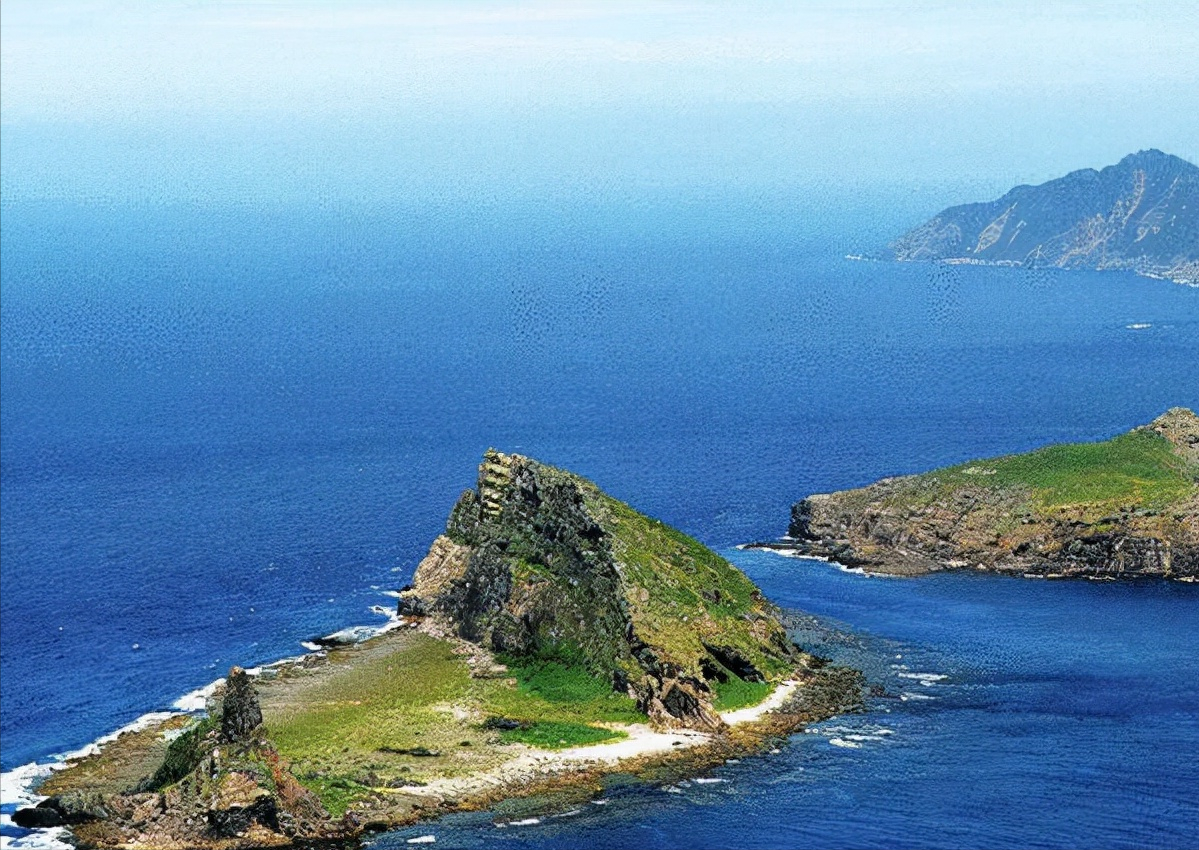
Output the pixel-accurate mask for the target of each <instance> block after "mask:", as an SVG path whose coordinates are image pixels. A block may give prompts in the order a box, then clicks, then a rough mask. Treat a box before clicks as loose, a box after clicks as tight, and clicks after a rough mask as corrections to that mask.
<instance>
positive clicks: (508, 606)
mask: <svg viewBox="0 0 1199 850" xmlns="http://www.w3.org/2000/svg"><path fill="white" fill-rule="evenodd" d="M399 596H400V599H399V602H398V605H397V612H396V617H395V618H394V619H393V621H392V622H391V623H390V624H389V626H388V627H387V628H386V629H385V630H383V633H381V634H378V635H377V636H374V637H371V638H369V639H367V640H364V641H359V642H354V641H352V640H351V639H350V638H349V637H347V638H346V639H345V640H341V639H338V638H336V637H335V638H333V639H330V640H326V641H324V647H323V648H322V649H320V650H319V651H316V652H313V653H311V654H310V655H307V656H303V657H301V658H298V659H292V660H289V661H285V662H281V663H278V664H274V665H269V666H264V667H262V668H258V669H253V670H249V671H247V670H242V669H241V668H234V669H233V670H231V671H230V674H229V676H228V677H227V678H226V679H225V680H224V681H223V682H222V683H221V684H220V685H219V686H218V687H216V688H215V689H214V691H213V692H212V693H211V695H210V697H209V699H208V704H207V710H206V711H205V712H202V713H194V714H177V715H173V716H168V717H162V718H159V719H157V720H155V721H154V722H153V723H151V724H149V725H147V726H146V727H145V728H140V729H137V730H133V731H130V732H128V733H126V734H124V735H121V736H119V737H117V738H116V739H115V740H113V741H111V742H109V743H108V744H107V745H106V746H104V747H102V748H100V749H99V751H98V752H93V753H91V754H89V755H86V756H84V757H82V758H80V759H78V760H76V761H73V762H70V763H68V764H67V765H65V766H64V767H63V768H62V769H59V770H56V771H54V772H53V773H52V774H51V775H50V776H49V777H48V779H47V780H46V781H45V782H44V783H43V784H42V786H41V787H40V788H39V794H40V795H43V796H44V799H42V800H41V801H40V802H39V804H38V805H36V806H33V807H28V808H25V809H22V810H20V811H18V812H17V813H16V815H15V816H14V821H15V822H16V823H18V824H21V825H24V826H28V827H66V828H69V829H70V831H71V840H73V841H74V842H75V843H76V844H78V845H80V846H85V847H162V848H176V847H178V848H182V847H205V848H209V847H210V848H234V847H251V846H255V847H260V846H288V845H293V844H301V843H310V842H334V843H336V842H351V843H352V842H354V841H355V840H356V839H357V838H358V837H359V836H361V835H362V834H364V833H367V832H372V831H381V830H387V829H390V828H395V827H398V826H402V825H406V824H412V823H416V822H419V821H421V820H425V819H430V818H435V817H438V816H441V815H443V814H446V813H449V812H453V811H461V810H470V809H479V808H487V807H490V806H492V805H494V804H496V803H497V802H499V801H501V800H505V799H508V798H513V797H527V796H533V795H544V794H551V795H555V796H561V795H568V796H573V797H579V798H583V799H586V798H587V797H588V796H589V795H596V794H598V793H602V788H603V778H604V777H605V776H606V775H608V774H611V773H614V772H616V771H619V772H621V773H633V774H638V775H641V776H643V777H647V778H665V777H669V776H682V775H688V774H693V773H697V772H701V771H703V770H705V769H706V768H708V767H711V766H713V765H716V764H719V763H721V762H723V761H724V760H725V759H727V758H729V757H732V756H735V755H740V754H744V753H747V752H753V751H756V750H761V749H763V748H767V747H769V746H771V745H772V742H777V741H779V740H781V739H782V738H783V737H785V736H786V735H788V734H790V733H792V732H794V731H797V730H798V729H800V728H802V727H803V725H804V724H806V723H809V722H813V721H815V720H819V719H823V718H825V717H828V716H831V715H833V714H836V713H840V712H843V711H847V710H853V709H854V708H855V707H856V706H857V705H859V704H860V701H861V694H862V678H861V676H860V674H859V673H857V671H854V670H848V669H845V668H839V667H834V666H828V665H826V664H825V663H824V662H823V661H822V660H821V659H819V658H816V657H814V656H812V655H809V654H807V653H805V652H803V651H802V650H801V649H800V648H799V647H797V646H796V645H795V644H793V643H792V642H791V641H790V640H789V639H788V637H787V633H786V631H785V629H784V627H783V626H782V624H781V622H780V621H779V618H778V612H777V611H776V609H775V608H774V607H773V606H772V605H771V604H770V603H769V602H768V601H767V600H766V599H765V598H764V597H763V596H762V594H761V593H760V591H759V590H758V589H757V588H756V587H755V586H754V585H753V583H752V582H751V581H750V580H749V579H748V578H747V577H746V576H745V575H744V574H742V573H741V572H740V571H739V570H737V569H736V568H735V567H733V566H732V565H731V564H729V563H728V562H727V561H725V560H724V559H723V558H721V557H719V556H718V555H716V554H715V553H713V552H712V551H711V550H708V549H707V548H706V547H704V546H703V545H702V544H700V543H698V542H697V541H695V540H694V539H692V538H690V537H688V536H686V535H684V534H682V533H680V532H678V531H676V530H674V529H672V528H670V527H668V526H666V525H664V524H662V523H660V522H658V521H656V520H653V519H650V518H649V517H646V516H644V515H642V514H640V513H638V512H636V511H635V510H633V509H632V508H630V507H629V506H628V505H626V504H624V503H622V502H620V501H618V500H616V499H613V498H611V497H610V496H608V495H607V494H605V493H603V492H602V491H601V490H599V488H598V487H596V486H595V485H594V484H592V483H591V482H589V481H586V480H585V479H582V478H579V477H578V476H575V475H572V474H570V473H567V472H564V471H562V470H559V469H555V468H553V467H550V466H547V465H544V464H540V463H538V462H536V461H533V460H531V459H528V458H524V457H521V456H519V455H505V454H501V453H499V452H493V451H490V452H488V453H487V455H486V456H485V458H484V461H483V464H482V465H481V467H480V471H479V480H478V486H477V487H476V488H475V489H472V490H468V491H466V492H465V493H463V495H462V496H461V498H460V499H459V500H458V503H457V504H456V505H455V507H454V510H453V511H452V513H451V515H450V518H449V521H448V523H447V528H446V533H445V534H444V535H442V536H441V537H438V538H437V540H435V541H434V543H433V545H432V546H431V547H430V550H429V554H428V555H427V556H426V557H425V559H424V560H423V561H422V562H421V564H420V566H419V567H418V568H417V570H416V573H415V576H414V580H413V583H412V585H411V586H409V587H407V588H405V589H404V590H403V591H401V593H400V594H399Z"/></svg>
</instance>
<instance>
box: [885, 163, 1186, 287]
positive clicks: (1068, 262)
mask: <svg viewBox="0 0 1199 850" xmlns="http://www.w3.org/2000/svg"><path fill="white" fill-rule="evenodd" d="M880 257H881V258H884V259H893V260H897V261H899V262H938V261H939V262H946V263H977V264H983V265H1007V266H1020V267H1027V268H1068V269H1093V270H1125V271H1134V272H1137V273H1139V274H1143V275H1146V276H1150V277H1160V278H1166V279H1169V280H1173V281H1176V282H1179V283H1196V282H1199V167H1197V166H1195V165H1194V164H1192V163H1190V162H1188V161H1187V160H1184V159H1182V158H1181V157H1177V156H1174V155H1172V154H1167V153H1163V152H1162V151H1160V150H1157V149H1155V148H1151V149H1148V150H1142V151H1138V152H1137V153H1134V154H1129V155H1128V156H1125V157H1124V158H1122V159H1121V160H1120V161H1119V162H1118V163H1116V164H1114V165H1109V166H1106V167H1104V168H1102V169H1100V170H1096V169H1093V168H1084V169H1078V170H1076V171H1071V172H1069V173H1068V174H1066V175H1064V176H1062V177H1059V178H1056V179H1054V180H1050V181H1047V182H1045V183H1041V184H1038V185H1028V184H1022V185H1019V186H1016V187H1014V188H1012V189H1010V190H1009V191H1008V192H1006V193H1005V194H1004V195H1003V196H1002V197H1000V198H997V199H995V200H992V201H985V202H975V203H967V204H959V205H956V206H952V207H948V208H946V209H944V210H942V211H941V212H940V213H938V214H937V215H936V216H934V217H933V218H931V219H929V220H928V221H926V222H925V223H924V224H921V225H919V226H917V227H915V228H913V229H911V230H909V231H908V232H907V233H905V234H903V235H902V236H900V237H899V238H898V239H896V240H895V241H893V242H892V243H891V244H890V245H889V246H888V247H887V249H886V250H885V251H883V252H882V253H881V254H880Z"/></svg>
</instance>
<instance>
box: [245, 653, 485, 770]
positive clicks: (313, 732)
mask: <svg viewBox="0 0 1199 850" xmlns="http://www.w3.org/2000/svg"><path fill="white" fill-rule="evenodd" d="M412 637H413V639H412V640H411V642H410V644H409V645H407V646H405V647H403V648H402V649H400V650H399V651H396V652H391V653H385V654H378V655H376V656H374V657H367V656H366V655H365V653H364V654H363V656H361V657H358V658H355V659H354V663H353V664H349V665H346V667H345V669H343V670H339V671H336V672H335V673H333V674H332V675H329V676H326V677H325V678H324V679H323V680H321V681H319V682H318V683H317V684H315V685H314V686H313V687H311V688H310V689H308V690H307V691H306V692H305V694H304V696H303V700H302V701H301V702H300V703H299V704H298V705H296V706H294V707H292V706H290V705H284V706H280V707H279V708H277V709H273V710H271V711H270V713H269V714H268V716H267V717H266V725H267V729H268V730H269V732H270V735H271V738H272V740H273V741H274V742H275V745H276V746H277V747H278V749H279V752H280V753H281V754H282V755H283V756H284V757H285V758H287V759H288V760H290V761H293V762H296V761H302V760H314V761H327V760H328V759H329V758H330V757H333V756H337V755H338V754H341V753H344V752H375V751H377V750H378V749H379V748H381V747H416V746H427V747H431V748H436V747H437V746H438V745H439V744H440V741H432V742H431V741H429V740H426V739H427V738H429V737H430V736H431V735H435V733H436V732H437V730H438V729H439V728H441V727H444V726H445V725H446V724H445V722H444V713H443V712H441V711H436V710H434V709H433V706H435V705H436V704H438V703H443V702H446V701H450V700H453V699H455V698H461V697H464V696H465V695H466V693H467V691H468V690H469V687H470V675H469V672H468V670H467V666H466V663H465V662H464V661H463V660H462V659H461V658H460V657H459V656H456V655H454V653H453V651H452V648H451V647H450V645H449V644H447V643H445V642H443V641H439V640H434V639H432V638H427V637H424V636H423V635H414V636H412ZM264 708H265V707H264Z"/></svg>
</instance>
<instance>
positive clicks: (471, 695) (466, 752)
mask: <svg viewBox="0 0 1199 850" xmlns="http://www.w3.org/2000/svg"><path fill="white" fill-rule="evenodd" d="M388 640H389V641H390V645H388V643H387V642H384V643H382V644H381V645H380V646H379V647H378V648H367V647H364V648H362V649H359V650H355V651H352V652H347V653H345V656H344V659H343V658H342V657H334V659H333V660H332V661H331V664H330V669H327V670H322V671H319V672H317V673H314V674H304V675H301V676H298V677H297V678H295V679H294V680H292V681H280V682H279V683H278V685H277V686H276V687H272V688H267V689H263V691H262V695H263V713H264V715H265V717H266V720H265V723H266V726H267V729H268V732H269V734H270V736H271V740H272V741H273V742H274V744H275V746H276V747H277V749H278V750H279V753H280V754H281V755H282V756H283V757H284V758H285V759H287V760H288V762H290V763H291V765H292V768H293V772H294V773H295V775H296V776H297V778H298V779H299V781H300V782H301V783H302V784H303V785H304V786H305V787H307V788H308V789H309V790H311V791H313V792H314V793H315V794H316V795H317V796H318V797H319V798H320V800H321V803H322V804H323V805H324V806H325V808H326V809H328V810H329V812H330V813H331V814H333V815H334V816H335V817H337V816H340V815H341V814H342V813H344V812H345V810H346V808H347V807H348V806H349V805H350V804H351V803H353V802H354V801H355V800H358V799H362V798H363V797H365V796H368V795H370V794H371V793H373V792H372V789H373V788H377V787H379V786H380V785H389V784H407V783H413V782H415V783H420V782H422V781H427V780H429V779H432V778H436V777H438V776H461V775H466V774H469V773H472V772H475V771H477V770H479V769H485V768H486V767H487V766H488V765H490V764H493V763H498V762H499V761H501V760H502V758H503V756H502V754H501V753H499V752H497V751H495V749H494V747H488V744H489V743H500V742H502V743H509V742H519V743H525V744H529V745H532V746H536V747H544V748H549V749H559V748H562V747H567V746H580V745H583V744H592V743H598V742H600V741H607V740H613V739H616V738H621V737H624V736H625V733H624V732H621V731H619V730H618V729H606V728H603V727H600V726H595V725H593V724H596V723H637V722H644V720H645V716H644V715H643V714H641V713H640V712H639V711H637V707H636V705H635V704H634V702H633V700H631V699H629V698H628V697H627V696H625V695H623V694H618V693H615V692H613V690H612V687H611V685H610V684H609V683H607V682H604V681H602V680H600V679H597V678H595V677H593V676H591V675H590V674H589V673H588V672H587V671H586V669H585V668H583V667H581V666H575V665H571V664H569V663H568V661H567V659H566V658H564V657H562V656H557V657H552V658H534V659H506V660H507V661H509V662H511V665H512V666H511V667H510V674H511V678H500V679H472V678H471V677H470V672H469V668H468V667H467V664H466V662H465V660H464V659H463V658H462V657H461V656H459V655H456V654H455V653H454V650H453V646H452V645H451V644H449V643H447V642H445V641H441V640H437V639H435V638H432V637H428V636H426V635H423V634H412V633H409V634H402V635H393V636H390V638H389V639H388ZM565 654H566V655H569V653H565ZM351 657H352V663H343V660H350V659H351ZM456 707H458V708H461V707H465V708H468V709H471V710H470V711H469V712H462V711H461V710H457V711H456ZM482 717H493V718H494V717H501V718H507V719H510V720H512V721H514V722H516V723H519V724H520V725H519V728H516V729H504V730H502V731H498V732H497V731H496V730H494V729H489V728H486V727H485V725H484V724H482V723H480V718H482ZM397 750H409V751H418V750H420V751H426V752H429V753H431V755H429V756H425V757H421V756H416V755H413V754H412V753H411V752H409V753H401V752H396V751H397Z"/></svg>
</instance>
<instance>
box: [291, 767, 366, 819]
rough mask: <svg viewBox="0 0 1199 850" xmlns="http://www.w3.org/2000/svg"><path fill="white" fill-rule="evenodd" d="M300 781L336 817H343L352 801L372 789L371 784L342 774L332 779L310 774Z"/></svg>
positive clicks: (360, 797)
mask: <svg viewBox="0 0 1199 850" xmlns="http://www.w3.org/2000/svg"><path fill="white" fill-rule="evenodd" d="M300 782H301V784H303V785H304V787H306V788H307V789H308V790H309V791H311V792H313V793H314V794H316V796H317V797H319V798H320V801H321V805H323V806H324V807H325V811H327V812H328V813H329V814H330V815H332V816H333V817H334V818H340V817H342V816H343V815H344V814H345V813H346V810H347V809H349V808H350V804H351V803H353V802H354V801H355V800H361V799H362V798H363V797H365V796H366V795H367V794H369V793H370V791H371V789H370V786H367V785H363V784H362V783H361V782H355V781H354V780H353V779H346V778H345V777H341V776H338V777H334V778H332V779H330V778H327V777H323V776H319V777H311V776H310V777H307V778H301V779H300Z"/></svg>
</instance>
